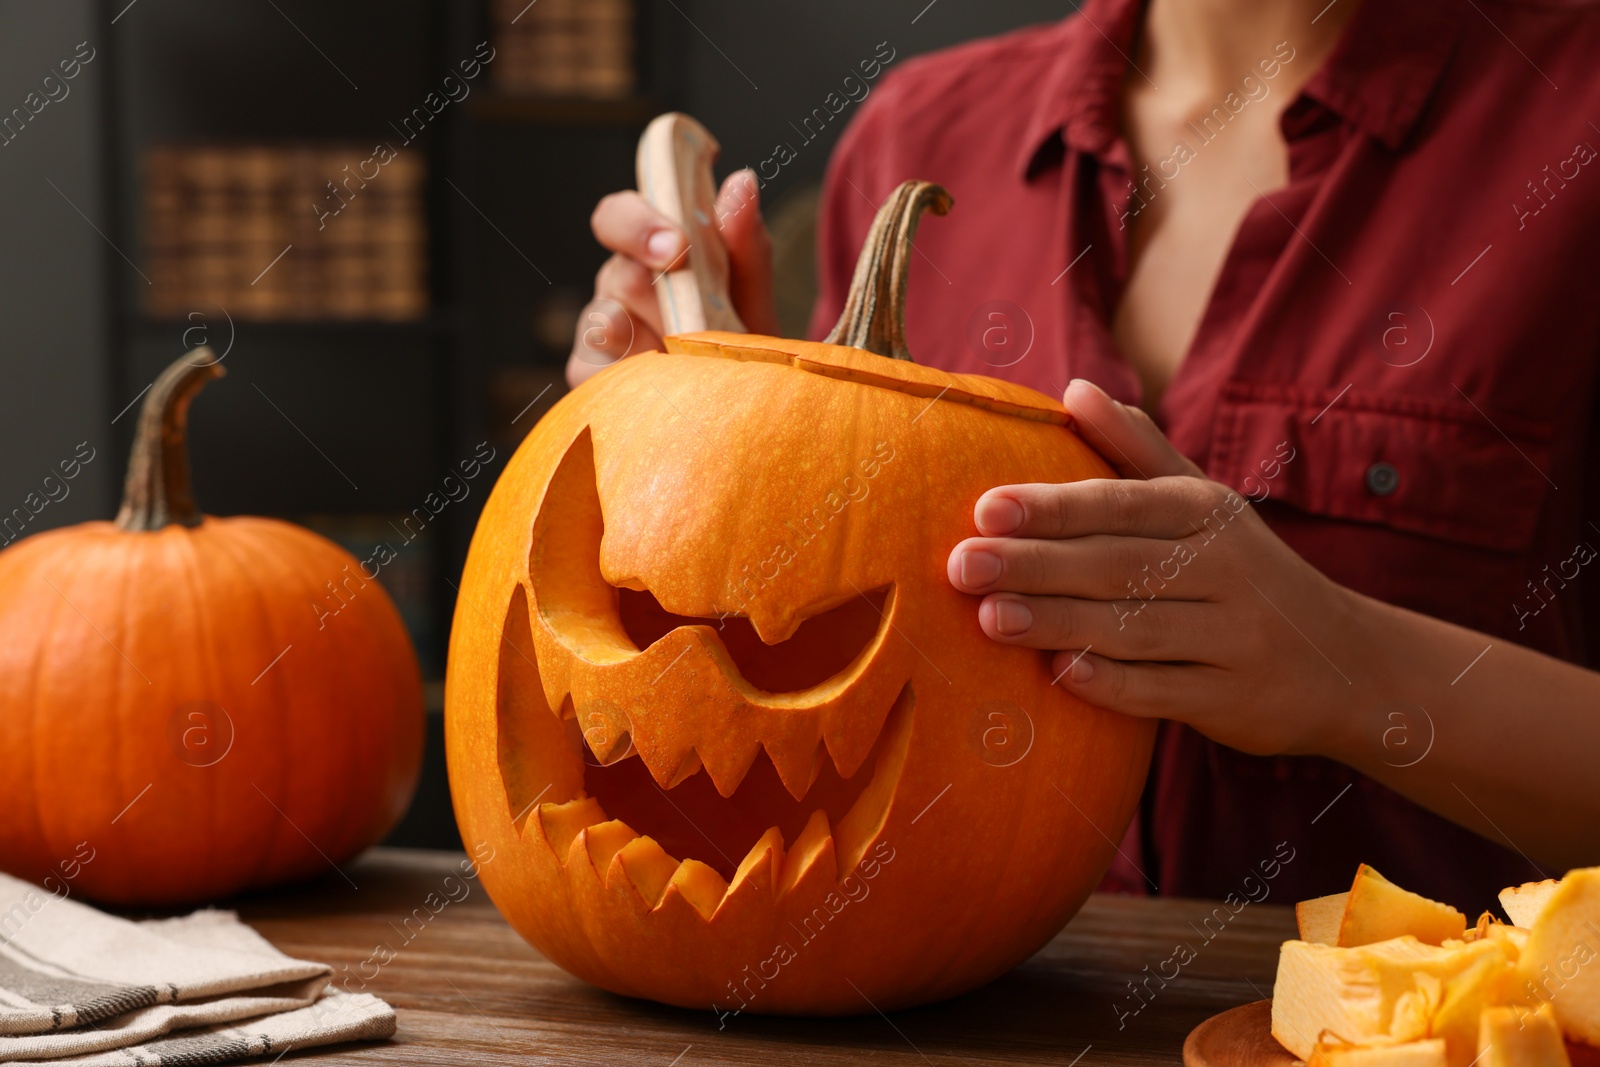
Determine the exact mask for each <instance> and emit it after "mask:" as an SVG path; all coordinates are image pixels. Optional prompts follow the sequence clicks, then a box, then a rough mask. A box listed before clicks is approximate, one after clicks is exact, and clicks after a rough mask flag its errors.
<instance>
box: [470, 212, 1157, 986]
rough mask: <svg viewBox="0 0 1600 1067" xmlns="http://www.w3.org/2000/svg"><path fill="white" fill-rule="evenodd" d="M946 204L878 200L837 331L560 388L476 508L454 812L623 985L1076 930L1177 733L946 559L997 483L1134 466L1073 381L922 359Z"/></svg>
mask: <svg viewBox="0 0 1600 1067" xmlns="http://www.w3.org/2000/svg"><path fill="white" fill-rule="evenodd" d="M930 205H931V206H933V207H934V208H935V209H936V210H938V213H940V214H943V213H944V209H945V208H946V207H947V206H948V197H947V196H946V194H945V193H944V191H943V190H942V189H938V188H937V187H936V186H930V185H928V184H927V183H916V184H913V183H907V185H906V186H904V187H902V189H901V190H900V191H899V192H898V193H897V194H896V197H895V198H894V199H893V200H892V201H891V202H890V203H889V204H887V205H886V206H885V208H884V209H883V211H882V212H880V215H879V218H878V221H877V223H876V225H875V227H874V230H873V235H872V237H871V238H870V239H869V241H868V244H867V247H866V248H865V249H864V251H863V255H862V260H861V264H860V266H859V267H858V269H857V273H856V280H855V285H854V287H853V292H852V294H851V297H850V301H849V306H848V307H847V308H846V311H845V314H844V316H843V317H842V318H841V320H840V325H839V326H838V327H836V328H835V331H834V334H833V336H831V337H830V338H829V341H828V343H808V342H803V341H788V340H780V339H777V338H771V337H758V336H749V335H741V334H735V333H727V332H713V333H697V334H689V335H683V336H673V337H669V338H668V339H667V342H666V347H667V352H665V353H651V354H646V355H641V356H637V357H633V358H630V359H628V360H626V361H624V362H622V363H620V364H619V365H617V366H615V367H613V368H610V369H608V370H605V371H603V372H602V373H600V374H598V375H596V376H595V377H594V378H593V379H591V380H590V381H589V382H586V383H585V384H584V385H582V386H580V387H579V388H577V389H576V390H574V391H573V392H572V393H571V394H570V395H568V396H567V397H565V398H563V399H562V400H561V401H560V402H559V403H558V404H557V405H556V406H555V407H554V408H553V409H552V410H551V411H550V412H549V414H548V415H546V417H545V418H544V419H543V420H542V421H541V422H540V423H539V424H538V425H537V426H536V427H535V429H534V430H533V431H532V433H531V434H530V435H529V436H528V438H527V440H526V441H524V442H523V444H522V446H521V447H520V449H519V450H518V451H517V452H516V454H515V455H514V456H513V458H512V459H511V460H510V462H509V464H508V466H507V468H506V470H505V472H504V473H503V474H502V475H501V477H500V480H499V483H498V485H497V486H496V487H495V489H494V491H493V494H492V495H491V497H490V499H489V500H488V502H487V505H486V507H485V509H484V512H483V516H482V518H481V520H480V523H479V525H478V529H477V533H476V535H475V537H474V539H473V542H472V547H471V551H470V553H469V556H468V560H467V565H466V572H465V574H464V576H463V578H462V584H461V596H460V599H459V602H458V606H457V609H456V617H455V624H454V629H453V632H452V635H451V648H450V661H449V671H448V677H447V683H446V698H445V699H446V742H447V750H448V753H449V765H450V779H451V787H452V792H453V795H454V798H455V805H456V812H457V817H458V819H459V821H460V825H461V830H462V834H463V835H464V837H465V839H466V840H467V841H468V842H469V843H471V844H474V845H475V846H476V845H478V844H479V843H482V842H486V843H488V844H490V845H492V847H493V849H494V854H495V857H496V859H495V862H494V863H493V864H492V865H488V866H485V868H484V869H483V873H482V877H483V881H484V884H485V885H486V886H487V888H488V890H489V892H490V894H491V896H492V897H493V899H494V901H495V903H496V904H497V905H498V906H499V908H500V910H501V911H502V912H503V913H504V914H505V916H506V918H507V919H508V920H509V921H510V922H511V924H512V925H513V926H514V927H515V928H516V929H517V930H518V931H519V932H520V933H521V934H522V935H523V936H524V937H526V938H527V939H528V940H529V941H531V942H532V943H533V944H534V945H535V946H537V947H538V948H539V949H540V950H541V951H542V952H544V953H545V954H546V955H547V956H549V957H550V958H551V959H552V960H554V961H555V962H556V963H558V964H560V965H561V966H563V967H565V968H566V969H568V970H569V971H571V972H573V973H574V974H576V975H578V976H580V977H582V978H585V979H587V980H588V981H590V982H593V983H595V984H597V985H600V986H603V987H605V988H606V989H609V990H613V991H615V992H618V993H623V994H628V995H632V996H640V997H648V998H652V999H655V1000H659V1001H664V1002H667V1003H670V1004H677V1005H683V1006H688V1007H697V1008H707V1007H712V1008H714V1009H715V1010H717V1011H718V1012H736V1011H741V1010H749V1011H753V1012H777V1013H849V1012H861V1011H870V1010H872V1008H874V1007H876V1008H880V1009H889V1008H894V1007H901V1006H905V1005H909V1004H914V1003H919V1002H924V1001H929V1000H934V999H938V998H941V997H946V996H949V995H952V994H955V993H958V992H960V991H962V990H965V989H968V988H970V987H972V986H974V985H977V984H979V983H981V982H984V981H986V980H988V979H990V978H993V977H994V976H996V975H998V974H1000V973H1001V972H1003V971H1005V970H1007V969H1008V968H1010V967H1012V966H1013V965H1014V964H1016V963H1017V962H1019V961H1020V960H1022V959H1024V958H1025V957H1027V956H1028V955H1029V954H1031V953H1032V952H1034V951H1035V950H1037V949H1038V948H1039V946H1040V945H1042V944H1043V943H1044V942H1045V941H1046V940H1048V939H1049V938H1050V937H1051V936H1052V935H1053V934H1054V933H1055V932H1056V931H1057V930H1059V929H1060V927H1061V926H1062V925H1063V924H1064V923H1065V922H1066V920H1067V919H1068V918H1069V917H1071V916H1072V914H1073V913H1074V912H1075V911H1076V910H1077V908H1078V907H1079V906H1080V905H1081V904H1082V903H1083V901H1084V899H1085V898H1086V897H1087V896H1088V894H1089V893H1090V892H1091V891H1092V890H1093V889H1094V887H1095V885H1096V884H1097V883H1098V881H1099V879H1100V878H1101V876H1102V875H1103V873H1104V871H1105V869H1106V867H1107V865H1108V862H1109V860H1110V857H1111V855H1112V852H1113V845H1112V841H1114V840H1116V839H1118V838H1119V837H1120V836H1121V834H1122V832H1123V830H1124V828H1125V826H1126V825H1127V822H1128V819H1129V817H1130V815H1131V813H1132V812H1133V810H1134V807H1135V805H1136V803H1137V800H1138V797H1139V793H1140V789H1141V787H1142V784H1143V781H1144V776H1145V772H1146V769H1147V767H1148V763H1149V753H1150V746H1151V741H1152V734H1153V728H1154V724H1153V723H1149V722H1139V721H1135V720H1133V719H1130V718H1124V717H1122V716H1118V715H1114V714H1112V713H1110V712H1106V711H1104V710H1101V709H1098V708H1094V707H1091V706H1088V705H1086V704H1083V703H1081V702H1079V701H1077V700H1076V699H1074V698H1073V697H1071V696H1069V695H1068V694H1066V693H1065V692H1064V691H1063V690H1061V689H1060V688H1058V687H1055V686H1053V685H1052V684H1051V683H1052V676H1051V672H1050V666H1049V659H1048V657H1047V656H1046V655H1045V654H1044V653H1040V652H1035V651H1031V650H1027V649H1021V648H1014V647H1003V646H1001V645H998V644H996V643H994V642H992V641H990V640H989V639H987V638H986V637H985V636H984V635H983V633H982V631H981V630H980V629H979V628H978V623H977V612H976V599H975V598H973V597H970V596H965V595H962V594H960V593H957V592H956V591H955V590H954V589H953V588H952V587H951V586H950V584H949V582H948V580H947V579H946V572H945V560H946V557H947V556H948V554H949V551H950V549H951V547H952V546H953V545H954V544H955V543H956V542H957V541H959V540H960V539H961V538H963V537H965V536H969V535H970V534H971V533H972V532H973V527H972V509H973V505H974V502H975V501H976V499H977V498H978V496H979V495H980V494H981V493H983V492H984V491H985V490H987V489H990V488H992V487H994V486H995V485H1000V484H1006V483H1015V482H1040V481H1048V482H1061V481H1071V480H1075V479H1082V478H1089V477H1108V476H1111V471H1110V470H1109V468H1108V467H1107V466H1106V465H1105V464H1104V463H1103V462H1102V461H1101V460H1100V459H1099V458H1098V457H1096V456H1095V455H1094V454H1093V453H1092V452H1091V451H1090V449H1089V448H1088V447H1087V446H1085V445H1084V444H1083V443H1082V442H1081V441H1079V440H1078V439H1077V438H1076V437H1075V436H1073V434H1072V433H1071V432H1070V431H1069V430H1068V429H1067V428H1066V424H1067V422H1068V418H1067V414H1066V412H1065V411H1064V409H1063V408H1062V407H1061V405H1060V404H1058V403H1056V402H1055V401H1053V400H1051V399H1049V398H1048V397H1045V396H1043V395H1041V394H1039V393H1036V392H1033V391H1032V390H1029V389H1025V388H1022V387H1020V386H1017V385H1013V384H1009V383H1005V382H1000V381H995V380H992V379H989V378H984V377H979V376H973V375H959V374H947V373H942V372H939V371H936V370H932V369H929V368H924V367H920V366H918V365H916V364H915V363H913V362H910V361H909V359H908V358H905V357H904V343H903V340H902V339H903V336H904V318H903V307H902V302H903V292H904V279H905V273H906V260H907V256H908V254H909V253H908V249H909V242H910V237H911V233H912V231H913V230H914V228H915V225H916V221H917V218H918V216H919V214H920V212H921V211H922V210H923V209H924V208H925V207H927V206H930ZM685 273H687V272H685ZM875 353H881V354H875ZM896 353H898V354H900V355H901V357H902V358H898V359H897V358H886V356H889V355H893V354H896Z"/></svg>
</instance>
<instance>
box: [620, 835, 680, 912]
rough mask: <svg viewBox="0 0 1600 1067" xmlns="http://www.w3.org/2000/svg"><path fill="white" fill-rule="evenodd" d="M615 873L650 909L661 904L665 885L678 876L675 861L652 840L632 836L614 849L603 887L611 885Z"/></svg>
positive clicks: (676, 862) (665, 888)
mask: <svg viewBox="0 0 1600 1067" xmlns="http://www.w3.org/2000/svg"><path fill="white" fill-rule="evenodd" d="M619 871H620V872H621V873H622V874H623V875H625V876H626V877H627V880H628V882H629V883H630V884H631V885H632V886H633V888H634V889H636V890H638V892H639V896H640V897H641V898H642V899H643V900H644V902H645V904H646V905H648V906H649V907H651V908H654V907H655V906H656V905H658V904H660V903H661V895H662V894H663V893H665V892H666V891H667V883H669V882H671V881H672V878H673V876H674V875H675V874H677V873H678V861H677V860H675V859H673V858H672V857H671V856H669V855H667V852H666V849H664V848H662V847H661V846H660V845H659V844H657V843H656V840H655V838H652V837H635V838H634V839H633V840H632V841H629V842H628V843H627V844H625V845H623V846H622V847H621V848H620V849H618V850H617V854H616V856H615V857H614V858H613V859H612V861H611V866H610V867H609V868H608V869H607V871H606V885H607V886H610V885H613V884H614V883H615V875H616V874H617V872H619Z"/></svg>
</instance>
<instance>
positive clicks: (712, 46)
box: [658, 0, 1074, 196]
mask: <svg viewBox="0 0 1600 1067" xmlns="http://www.w3.org/2000/svg"><path fill="white" fill-rule="evenodd" d="M676 3H677V7H679V8H681V9H682V12H681V13H680V12H678V11H677V10H676V9H675V8H674V6H673V4H671V3H668V4H665V5H660V10H659V11H658V18H659V19H660V20H661V21H662V24H663V29H670V30H671V31H672V33H673V34H674V35H675V37H676V39H677V41H679V42H680V47H681V49H682V52H681V54H683V55H685V56H686V57H687V59H686V61H685V62H683V63H682V64H679V65H678V66H677V67H676V76H677V78H678V79H679V85H680V90H681V92H682V94H683V102H684V104H685V105H686V107H687V110H689V111H691V112H692V113H693V114H694V115H695V116H696V117H697V118H699V119H700V120H701V121H702V122H704V123H705V124H706V125H707V126H708V127H709V128H710V129H711V130H712V132H713V133H715V134H716V135H717V137H718V138H719V140H720V141H721V142H722V146H723V163H724V165H725V168H726V169H732V168H733V167H736V166H741V165H751V166H754V165H756V164H758V163H760V162H761V161H762V160H764V159H766V158H768V157H769V156H771V155H772V151H773V147H774V145H775V144H776V143H777V142H779V141H788V142H790V143H792V144H793V145H794V147H795V148H796V150H797V151H798V156H797V158H796V159H795V160H794V162H793V163H792V164H790V165H789V166H787V167H785V168H784V169H783V172H782V175H781V177H780V178H779V179H778V180H776V181H775V182H774V183H773V185H772V192H773V193H774V194H776V195H779V196H781V195H782V193H783V192H784V191H785V190H787V189H789V188H792V187H793V186H794V185H796V184H798V183H803V182H808V181H816V180H818V179H820V178H821V176H822V171H823V166H824V164H825V163H826V161H827V154H828V151H829V150H830V149H831V148H832V146H833V143H834V141H835V140H836V139H837V136H838V133H839V132H840V130H842V129H843V127H844V126H845V124H846V121H847V120H849V119H850V118H851V117H853V115H854V112H855V107H854V105H852V106H851V107H849V108H847V109H845V110H844V111H843V112H842V113H841V114H840V115H839V119H838V120H837V121H835V122H834V123H833V124H832V125H831V127H830V128H829V129H828V130H827V133H826V135H825V136H824V137H821V138H819V139H817V140H816V141H815V142H813V143H811V144H806V145H804V146H803V147H802V141H801V138H800V137H799V136H798V135H797V134H796V133H795V131H794V129H793V128H792V127H791V126H790V125H789V124H790V123H791V122H793V123H795V124H796V125H799V122H800V119H801V118H802V117H803V116H805V115H808V114H810V113H811V110H812V109H813V108H816V107H820V106H822V103H823V99H824V98H825V97H826V96H827V95H828V93H830V92H834V91H837V90H839V89H840V87H841V84H842V82H843V80H844V77H845V76H846V75H847V74H851V73H855V72H856V66H857V64H858V63H859V62H860V61H861V60H863V59H869V58H871V57H872V55H873V51H874V50H875V49H876V48H877V46H878V45H879V43H880V42H884V41H887V42H888V43H889V45H890V46H891V47H892V48H893V49H894V50H895V52H896V53H897V57H898V58H897V59H896V60H895V63H894V64H891V65H890V67H889V69H890V70H893V69H894V66H895V64H898V63H900V62H902V61H903V60H905V59H906V58H909V57H910V56H913V55H916V54H918V53H922V52H928V51H932V50H933V49H936V48H943V47H946V46H948V45H951V44H955V43H958V42H961V41H967V40H971V39H973V38H975V37H984V36H988V35H991V34H996V33H1002V32H1004V31H1007V30H1011V29H1015V28H1017V27H1019V26H1024V25H1027V24H1030V23H1038V22H1048V21H1053V20H1056V19H1060V18H1064V17H1065V16H1066V15H1067V14H1068V13H1069V12H1070V11H1072V9H1073V6H1074V5H1073V4H1071V3H1069V2H1067V0H982V2H979V0H934V2H933V3H932V4H931V6H930V4H929V2H928V0H808V2H805V3H796V2H794V0H787V2H777V3H772V2H769V3H761V4H750V3H742V2H737V0H695V2H694V3H686V2H684V0H676ZM691 19H692V24H691V22H690V20H691ZM913 20H915V21H913ZM735 68H737V69H735Z"/></svg>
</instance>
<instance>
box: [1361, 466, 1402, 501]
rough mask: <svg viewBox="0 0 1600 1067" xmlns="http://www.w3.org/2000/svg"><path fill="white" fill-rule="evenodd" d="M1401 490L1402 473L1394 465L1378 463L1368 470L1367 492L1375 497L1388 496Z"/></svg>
mask: <svg viewBox="0 0 1600 1067" xmlns="http://www.w3.org/2000/svg"><path fill="white" fill-rule="evenodd" d="M1398 488H1400V472H1399V471H1397V470H1395V469H1394V464H1392V463H1383V462H1381V461H1380V462H1378V463H1374V464H1373V465H1372V466H1370V467H1368V468H1367V490H1368V491H1369V492H1371V493H1372V495H1373V496H1388V495H1389V494H1390V493H1392V492H1394V491H1395V490H1396V489H1398Z"/></svg>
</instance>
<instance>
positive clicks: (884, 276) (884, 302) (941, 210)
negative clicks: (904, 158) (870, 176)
mask: <svg viewBox="0 0 1600 1067" xmlns="http://www.w3.org/2000/svg"><path fill="white" fill-rule="evenodd" d="M950 203H951V200H950V194H949V193H947V192H945V190H944V189H943V188H942V187H940V186H938V185H935V184H934V183H933V182H917V181H913V182H902V183H901V185H900V188H898V189H896V190H895V191H894V194H893V195H892V196H890V197H889V199H888V200H886V201H884V203H883V206H882V207H880V208H879V209H878V215H877V217H876V218H874V219H873V220H872V229H871V231H870V232H868V234H867V240H866V243H865V244H864V245H862V246H861V258H859V259H857V260H856V273H855V277H853V278H852V279H851V280H850V294H849V296H847V297H846V298H845V302H844V311H843V312H841V313H840V315H839V321H838V322H837V323H836V324H835V325H834V327H833V332H832V333H830V334H828V336H827V338H825V340H826V341H827V343H828V344H831V345H849V346H850V347H852V348H864V349H866V350H867V351H868V352H876V353H877V354H878V355H880V356H888V357H889V358H890V359H903V360H905V361H906V362H908V363H910V362H913V360H912V359H911V353H910V352H909V351H908V350H907V349H906V271H908V270H909V269H910V267H911V239H912V238H913V237H915V236H916V234H917V223H918V222H920V221H922V213H923V212H924V211H932V212H933V213H934V214H935V215H943V214H945V213H946V212H948V211H949V210H950Z"/></svg>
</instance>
